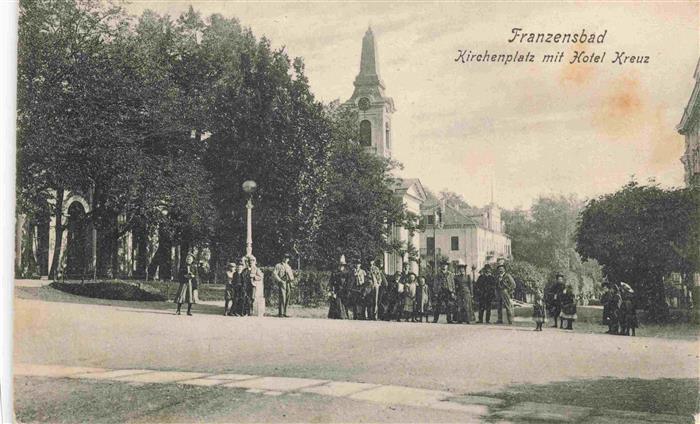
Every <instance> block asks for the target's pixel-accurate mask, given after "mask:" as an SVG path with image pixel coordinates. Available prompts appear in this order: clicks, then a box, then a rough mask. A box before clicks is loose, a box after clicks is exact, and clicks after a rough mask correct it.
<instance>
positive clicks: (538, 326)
mask: <svg viewBox="0 0 700 424" xmlns="http://www.w3.org/2000/svg"><path fill="white" fill-rule="evenodd" d="M545 309H546V308H545V305H544V299H543V296H542V292H541V291H539V290H536V291H535V301H534V303H533V304H532V320H533V321H534V322H535V331H542V324H544V323H545V322H546V321H547V316H546V313H545Z"/></svg>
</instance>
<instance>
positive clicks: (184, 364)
mask: <svg viewBox="0 0 700 424" xmlns="http://www.w3.org/2000/svg"><path fill="white" fill-rule="evenodd" d="M697 347H698V346H697V343H695V342H691V341H683V340H668V339H657V338H646V337H637V338H631V337H615V336H606V335H602V334H580V333H576V332H573V333H572V332H566V331H562V330H555V329H546V330H545V331H543V332H541V333H537V332H533V331H531V330H529V329H524V328H513V327H507V326H495V325H491V326H475V325H472V326H465V325H445V324H425V323H394V322H391V323H387V322H369V321H368V322H358V321H334V320H322V319H321V320H317V319H301V318H299V319H295V318H288V319H279V318H272V317H269V318H268V317H265V318H254V317H246V318H233V317H224V316H216V315H195V316H192V317H188V316H186V315H180V316H176V315H174V314H173V313H172V312H171V311H163V310H145V309H132V308H128V307H112V306H102V305H85V304H74V303H59V302H43V301H37V300H22V299H16V300H15V338H14V351H15V357H14V359H15V362H16V363H22V364H50V365H64V366H80V367H94V368H102V369H148V370H179V371H188V372H199V373H207V374H221V373H236V374H250V375H257V376H274V377H295V378H306V379H321V380H330V381H349V382H355V383H371V384H377V385H385V386H406V387H413V388H422V389H427V390H431V391H436V392H437V391H439V392H441V393H444V392H447V393H448V394H455V395H457V394H464V393H477V392H484V391H499V390H503V389H505V388H506V387H507V386H509V385H512V384H518V383H535V384H543V383H549V382H554V381H562V380H570V379H581V378H585V379H593V378H601V377H620V378H625V377H635V378H643V379H658V378H697V377H698V349H697ZM23 378H25V377H23ZM26 378H29V377H26ZM34 384H36V385H37V386H36V387H37V388H33V387H34V386H33V385H34ZM56 384H61V385H62V386H60V387H59V386H55V385H56ZM76 384H77V383H76ZM81 384H82V383H81ZM64 386H65V387H64ZM40 387H45V390H46V391H52V392H53V391H56V390H58V391H65V390H69V391H70V390H73V388H75V387H74V386H70V385H68V383H65V382H62V383H57V382H44V383H36V382H30V383H28V382H27V381H24V386H23V388H24V391H20V395H19V396H24V397H25V399H24V402H25V403H24V405H25V407H26V402H27V396H29V399H31V393H32V392H33V390H39V391H40V390H41V389H40ZM69 387H73V388H70V389H69ZM85 392H86V393H89V390H87V389H86V390H85ZM203 396H204V395H203ZM207 396H208V395H207ZM207 396H204V398H206V397H207ZM222 396H228V395H222ZM62 402H64V400H61V401H60V402H58V404H61V403H62ZM266 402H267V403H266V404H269V401H266ZM310 402H311V403H310V404H309V405H312V404H313V405H316V407H318V408H328V411H332V410H333V408H331V407H330V406H329V405H333V404H336V405H338V406H339V407H340V406H342V405H345V406H344V408H349V409H351V410H355V412H356V413H358V414H360V413H361V412H362V411H365V412H366V415H362V414H360V415H357V417H358V418H357V419H358V420H359V421H361V420H363V418H362V417H365V416H366V417H370V420H372V418H374V419H379V418H378V417H379V416H378V415H376V411H375V410H374V409H372V408H375V407H370V406H366V405H364V404H362V405H364V406H362V407H358V406H357V405H354V406H353V405H349V406H348V404H347V402H348V401H347V400H345V399H342V400H341V399H336V400H334V401H333V402H330V403H329V402H327V401H322V400H314V401H310ZM29 404H30V405H31V400H30V401H29ZM262 405H263V404H261V406H262ZM300 405H303V402H301V403H300ZM262 407H264V406H262ZM525 407H527V406H525ZM271 408H272V407H271ZM358 408H359V409H358ZM367 408H370V409H367ZM404 408H409V407H408V406H404ZM273 409H274V408H273ZM414 409H415V408H414ZM303 412H304V409H303V407H301V406H300V408H299V410H298V414H297V415H292V417H291V418H296V420H297V421H298V420H303V419H304V416H303ZM324 413H327V412H324ZM441 413H442V414H443V415H439V414H438V415H435V414H433V413H428V412H426V411H425V410H421V412H419V411H417V410H416V411H412V412H411V411H407V410H405V409H404V412H403V413H402V414H399V413H398V412H396V413H394V412H392V413H391V414H390V415H387V417H388V418H387V419H386V420H387V421H405V420H406V419H407V417H410V416H413V417H421V416H422V415H421V414H424V415H423V416H425V417H430V416H432V417H442V418H441V419H442V420H443V421H444V420H448V421H452V420H455V419H456V418H455V417H456V416H455V415H452V414H454V412H449V411H443V412H441ZM525 413H528V412H527V411H525ZM183 414H184V412H183ZM397 414H398V415H397ZM431 414H432V415H431ZM177 416H181V415H177ZM150 417H151V418H153V416H152V415H151V416H150ZM226 417H229V419H230V416H226ZM259 417H260V418H265V417H267V418H268V419H272V418H273V417H272V416H265V415H264V414H263V415H261V416H259ZM342 417H345V418H347V417H349V416H348V415H343V416H341V417H336V418H333V417H332V416H331V418H329V419H331V420H332V419H336V420H338V419H342ZM36 418H37V419H38V420H41V419H40V418H41V417H39V416H38V417H36ZM161 418H163V419H165V417H161ZM170 418H172V417H170ZM47 419H49V420H50V419H51V417H50V416H49V417H47ZM142 419H143V418H142ZM222 419H224V420H226V419H225V418H222ZM435 419H437V418H435ZM291 420H292V421H293V420H294V419H291ZM382 420H383V419H382ZM417 420H419V421H424V420H423V419H420V418H417ZM426 420H427V418H426ZM438 420H440V419H438ZM324 421H327V420H324ZM613 422H614V421H613Z"/></svg>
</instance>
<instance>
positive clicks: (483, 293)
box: [474, 264, 496, 324]
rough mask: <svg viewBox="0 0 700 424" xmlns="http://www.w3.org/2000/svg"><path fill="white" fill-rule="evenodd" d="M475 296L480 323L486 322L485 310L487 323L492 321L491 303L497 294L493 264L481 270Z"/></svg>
mask: <svg viewBox="0 0 700 424" xmlns="http://www.w3.org/2000/svg"><path fill="white" fill-rule="evenodd" d="M474 296H475V297H476V301H477V303H478V304H479V321H477V322H478V323H479V324H481V323H483V322H484V312H486V323H487V324H488V323H490V322H491V304H492V303H493V299H494V297H495V296H496V278H494V276H493V275H492V274H491V264H486V265H484V267H483V268H482V269H481V271H480V272H479V278H478V279H477V280H476V286H475V287H474Z"/></svg>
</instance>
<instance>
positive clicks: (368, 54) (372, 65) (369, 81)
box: [355, 26, 384, 89]
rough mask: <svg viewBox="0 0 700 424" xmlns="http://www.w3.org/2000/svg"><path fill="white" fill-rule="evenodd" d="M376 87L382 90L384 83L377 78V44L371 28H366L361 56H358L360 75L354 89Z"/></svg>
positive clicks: (356, 79)
mask: <svg viewBox="0 0 700 424" xmlns="http://www.w3.org/2000/svg"><path fill="white" fill-rule="evenodd" d="M372 85H378V86H379V87H380V88H382V89H383V88H384V83H383V82H382V80H381V78H380V76H379V62H378V61H377V42H376V41H375V39H374V33H373V32H372V27H371V26H370V27H368V28H367V32H365V36H364V37H362V55H361V56H360V73H359V74H357V77H356V78H355V87H360V86H372Z"/></svg>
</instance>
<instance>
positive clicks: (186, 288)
mask: <svg viewBox="0 0 700 424" xmlns="http://www.w3.org/2000/svg"><path fill="white" fill-rule="evenodd" d="M193 263H194V256H193V255H192V254H188V255H187V257H186V258H185V266H184V267H183V268H182V270H181V271H180V287H179V288H178V290H177V295H176V296H175V303H177V311H175V313H176V314H177V315H180V309H181V308H182V304H183V303H187V315H190V316H191V315H192V304H194V303H197V297H196V290H197V287H198V285H197V273H196V268H195V267H194V266H193V265H192V264H193Z"/></svg>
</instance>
